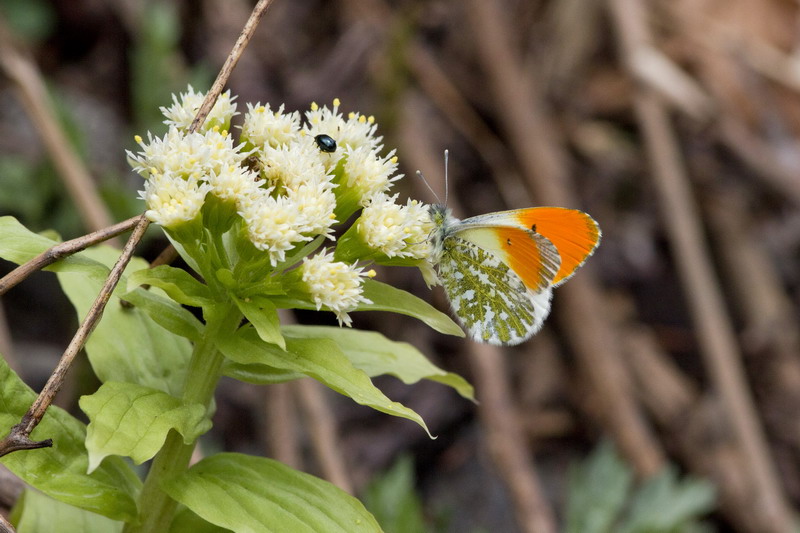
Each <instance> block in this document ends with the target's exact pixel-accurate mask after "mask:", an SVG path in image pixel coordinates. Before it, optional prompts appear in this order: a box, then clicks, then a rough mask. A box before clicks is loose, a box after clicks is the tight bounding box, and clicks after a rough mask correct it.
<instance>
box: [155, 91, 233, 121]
mask: <svg viewBox="0 0 800 533" xmlns="http://www.w3.org/2000/svg"><path fill="white" fill-rule="evenodd" d="M205 97H206V95H205V94H204V93H196V92H194V89H193V88H192V86H191V85H189V89H188V90H187V91H186V92H185V93H181V94H180V99H179V98H178V97H177V96H175V95H174V94H173V95H172V105H171V106H170V107H160V108H158V109H159V111H161V114H162V115H164V116H165V117H166V118H167V120H165V121H164V123H165V124H168V125H170V126H175V127H176V128H178V129H182V130H186V129H189V126H191V124H192V121H193V120H194V117H195V116H196V115H197V111H199V110H200V106H201V105H202V104H203V99H204V98H205ZM234 100H236V97H235V96H233V97H231V92H230V91H225V92H224V93H222V94H221V95H219V98H217V101H216V102H215V103H214V107H212V108H211V112H210V113H209V114H208V117H206V120H205V123H204V128H205V129H211V128H213V127H215V126H218V127H220V128H223V129H228V128H229V127H230V123H231V119H232V118H233V117H234V116H235V115H238V113H237V112H236V104H235V103H233V101H234Z"/></svg>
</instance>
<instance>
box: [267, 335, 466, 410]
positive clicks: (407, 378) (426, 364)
mask: <svg viewBox="0 0 800 533" xmlns="http://www.w3.org/2000/svg"><path fill="white" fill-rule="evenodd" d="M283 333H284V335H285V336H287V337H292V338H295V339H313V338H324V339H330V340H332V341H333V342H335V343H336V344H337V346H339V349H340V350H341V351H342V353H344V354H345V355H346V356H347V358H348V359H350V362H352V363H353V366H355V367H356V368H360V369H361V370H363V371H364V372H366V373H367V375H368V376H369V377H375V376H382V375H384V374H391V375H393V376H395V377H397V378H398V379H400V380H401V381H402V382H403V383H405V384H412V383H416V382H418V381H419V380H421V379H429V380H431V381H436V382H439V383H442V384H443V385H447V386H449V387H452V388H454V389H455V390H456V392H458V393H459V394H460V395H461V396H463V397H464V398H467V399H470V400H474V399H475V397H474V393H475V390H474V389H473V388H472V385H470V384H469V383H468V382H467V381H466V380H465V379H464V378H462V377H461V376H459V375H458V374H454V373H452V372H446V371H444V370H442V369H441V368H439V367H437V366H436V365H434V364H433V363H431V362H430V361H429V360H428V359H427V358H426V357H425V356H424V355H423V354H422V352H420V351H419V350H417V349H416V348H415V347H413V346H412V345H410V344H408V343H406V342H396V341H392V340H389V339H387V338H386V337H384V336H383V335H381V334H380V333H377V332H374V331H361V330H358V329H350V328H337V327H332V326H298V325H291V326H284V327H283Z"/></svg>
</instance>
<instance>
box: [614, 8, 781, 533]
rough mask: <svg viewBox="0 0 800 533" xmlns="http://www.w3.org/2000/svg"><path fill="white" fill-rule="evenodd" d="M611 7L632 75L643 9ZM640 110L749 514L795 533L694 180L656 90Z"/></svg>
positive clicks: (642, 95) (637, 99)
mask: <svg viewBox="0 0 800 533" xmlns="http://www.w3.org/2000/svg"><path fill="white" fill-rule="evenodd" d="M609 7H610V10H611V14H612V19H613V23H614V24H615V27H616V35H617V37H618V39H619V45H620V49H621V52H622V59H623V62H624V63H625V65H626V66H627V68H628V69H632V68H633V66H632V64H631V61H632V57H633V56H634V55H635V50H636V49H637V47H639V46H643V45H647V43H648V41H649V36H648V28H647V25H646V22H645V21H646V20H647V17H646V14H645V12H644V5H643V4H642V3H641V2H639V1H637V0H610V3H609ZM634 111H635V114H636V117H637V120H638V122H639V125H640V128H641V131H642V134H643V136H644V140H645V146H646V149H647V152H648V156H649V158H650V162H651V165H652V169H653V179H654V182H655V186H656V190H657V192H658V200H659V202H660V204H661V212H662V215H663V219H664V223H665V225H666V229H667V235H668V237H669V240H670V242H671V244H672V247H673V250H674V253H675V258H676V260H677V263H678V265H677V266H678V271H679V274H680V276H681V279H682V281H683V286H684V288H685V293H686V298H687V300H688V303H689V310H690V313H691V315H692V318H693V321H694V323H695V326H696V328H697V336H698V340H699V342H700V349H701V351H702V353H703V356H704V358H705V364H706V367H707V368H708V372H709V375H710V377H711V380H712V382H713V384H714V386H715V388H716V390H717V392H718V393H719V395H720V398H721V400H722V403H723V406H724V409H725V413H726V415H727V419H728V422H729V423H730V424H731V428H732V431H733V434H734V436H735V438H736V441H737V442H738V445H739V446H740V447H741V451H742V454H741V455H742V458H743V459H744V460H745V462H744V463H743V465H742V466H743V467H744V468H746V469H747V471H748V473H749V474H750V477H751V480H752V484H753V494H752V497H753V499H752V502H753V503H752V508H751V509H752V511H753V512H754V513H756V512H758V513H763V516H764V525H765V527H766V529H764V531H775V532H779V531H789V530H790V529H791V524H792V519H791V512H790V510H789V506H788V504H787V502H786V500H785V497H784V494H783V493H782V491H781V487H780V484H779V482H778V477H777V474H776V472H775V467H774V465H773V464H772V461H771V458H770V454H769V450H768V448H767V443H766V438H765V436H764V433H763V429H762V428H761V425H760V423H759V420H758V415H757V413H756V410H755V407H754V405H753V399H752V397H751V394H750V390H749V387H748V384H747V380H746V377H745V373H744V369H743V368H742V364H741V354H740V352H739V349H738V347H737V345H736V339H735V336H734V332H733V328H732V326H731V324H730V321H729V320H728V317H727V316H726V312H725V307H724V303H723V299H722V294H721V292H720V288H719V285H718V282H717V280H716V278H715V276H714V272H713V268H712V266H711V260H710V258H709V257H708V254H707V253H706V251H705V249H706V248H705V243H704V242H703V238H702V234H703V232H702V227H701V223H700V220H699V217H698V214H697V210H696V208H695V204H694V199H693V197H692V193H691V189H690V186H689V178H688V176H687V175H686V170H685V168H684V165H683V161H682V157H681V154H680V150H679V148H678V140H677V138H676V137H675V135H674V133H673V131H672V129H671V127H670V124H669V117H668V113H667V110H666V108H665V106H664V105H663V104H662V102H661V101H660V99H659V98H658V96H656V95H655V94H654V93H653V92H652V90H650V89H648V88H646V87H642V88H640V89H639V90H638V91H637V92H636V93H635V94H634Z"/></svg>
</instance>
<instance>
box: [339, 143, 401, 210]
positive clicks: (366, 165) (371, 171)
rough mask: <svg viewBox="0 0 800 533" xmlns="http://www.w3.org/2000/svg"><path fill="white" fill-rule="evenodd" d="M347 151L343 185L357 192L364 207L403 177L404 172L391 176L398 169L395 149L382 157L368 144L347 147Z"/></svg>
mask: <svg viewBox="0 0 800 533" xmlns="http://www.w3.org/2000/svg"><path fill="white" fill-rule="evenodd" d="M345 152H346V156H347V159H346V161H345V163H344V183H343V186H344V187H345V188H346V189H354V190H355V191H356V192H357V194H358V196H359V198H360V201H359V204H360V205H361V206H362V207H365V206H366V205H367V204H368V203H369V201H370V198H372V197H373V196H374V195H376V194H378V193H384V192H386V191H388V190H389V188H390V187H391V186H392V182H394V181H397V180H399V179H400V178H402V177H403V175H402V174H398V175H397V176H394V177H390V176H392V174H394V172H395V171H396V170H397V158H396V157H395V156H394V150H392V151H391V152H389V155H387V156H386V157H380V155H378V153H377V152H376V151H374V150H372V149H370V148H369V147H368V146H361V147H359V148H345Z"/></svg>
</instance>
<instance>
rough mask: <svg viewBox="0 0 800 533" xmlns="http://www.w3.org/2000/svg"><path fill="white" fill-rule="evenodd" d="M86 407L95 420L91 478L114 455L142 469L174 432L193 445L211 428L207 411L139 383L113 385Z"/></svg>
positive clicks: (85, 400) (86, 400) (90, 436)
mask: <svg viewBox="0 0 800 533" xmlns="http://www.w3.org/2000/svg"><path fill="white" fill-rule="evenodd" d="M80 406H81V409H82V410H83V412H84V413H86V415H87V416H88V417H89V427H88V428H87V434H86V448H87V450H88V451H89V472H91V471H93V470H94V469H95V468H97V466H98V465H99V464H100V462H101V461H102V460H103V459H104V458H105V457H107V456H109V455H120V456H123V457H130V458H131V459H133V461H134V462H135V463H136V464H141V463H143V462H144V461H147V460H148V459H152V458H153V456H154V455H155V454H156V453H157V452H158V450H160V449H161V446H163V445H164V441H165V440H166V438H167V433H168V432H169V431H170V430H171V429H174V430H176V431H177V432H178V433H180V434H181V435H183V439H184V442H185V443H186V444H191V443H192V442H194V441H195V440H196V439H197V437H199V436H200V435H202V434H203V433H205V432H206V431H208V430H209V429H210V428H211V420H209V418H208V416H207V413H206V408H205V407H204V406H202V405H199V404H189V405H187V404H184V403H183V402H181V400H179V399H178V398H175V397H174V396H170V395H169V394H166V393H164V392H161V391H159V390H155V389H151V388H148V387H142V386H141V385H136V384H133V383H120V382H116V381H107V382H106V383H103V385H102V386H101V387H100V389H98V391H97V392H95V393H94V394H92V395H89V396H83V397H81V399H80Z"/></svg>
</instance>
